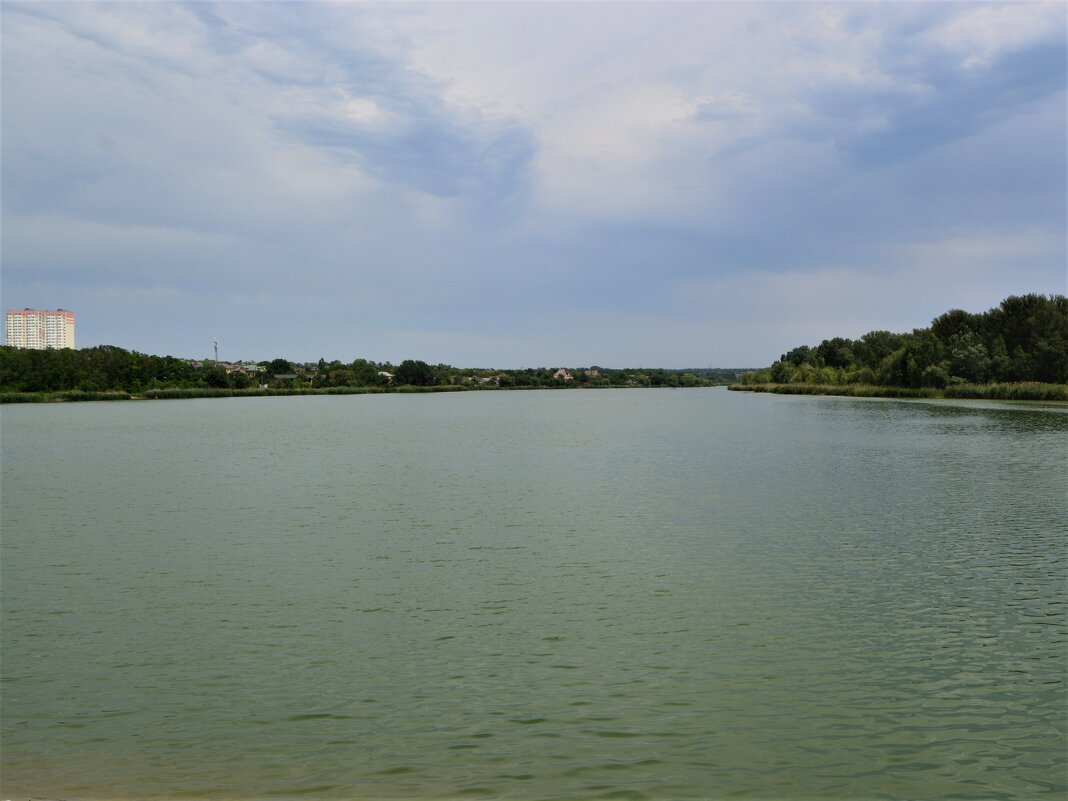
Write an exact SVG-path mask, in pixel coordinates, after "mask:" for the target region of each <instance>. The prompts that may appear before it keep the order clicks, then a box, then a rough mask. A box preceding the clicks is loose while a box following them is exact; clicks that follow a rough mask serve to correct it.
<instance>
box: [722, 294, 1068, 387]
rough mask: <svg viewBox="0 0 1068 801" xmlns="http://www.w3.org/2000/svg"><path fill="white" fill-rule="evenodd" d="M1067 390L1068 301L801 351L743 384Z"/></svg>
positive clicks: (1038, 301) (1021, 304)
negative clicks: (1019, 385)
mask: <svg viewBox="0 0 1068 801" xmlns="http://www.w3.org/2000/svg"><path fill="white" fill-rule="evenodd" d="M1025 381H1037V382H1044V383H1053V384H1065V383H1068V298H1065V296H1064V295H1049V296H1045V295H1037V294H1030V295H1014V296H1011V297H1008V298H1006V299H1005V300H1003V301H1002V302H1001V304H1000V305H999V306H997V307H996V308H993V309H990V310H989V311H986V312H982V313H979V314H973V313H970V312H966V311H962V310H960V309H953V310H951V311H948V312H946V313H945V314H942V315H940V316H939V317H936V318H935V319H934V320H933V321H932V323H931V325H930V327H929V328H917V329H914V330H913V331H912V332H911V333H907V334H894V333H891V332H889V331H871V332H869V333H867V334H865V335H864V336H862V337H861V338H860V339H855V340H854V339H845V338H842V337H835V338H833V339H825V340H823V341H822V342H821V343H820V344H819V345H816V346H808V345H801V346H798V347H796V348H794V349H793V350H791V351H789V352H788V353H784V354H783V355H782V356H780V357H779V359H778V360H777V361H776V362H775V363H774V364H772V365H771V366H770V367H768V368H766V369H763V370H756V371H754V372H751V373H748V374H746V375H745V376H744V377H743V379H742V383H743V384H768V383H777V384H789V383H798V384H832V385H842V384H871V385H875V386H894V387H931V388H938V389H941V388H946V387H952V386H954V385H960V384H989V383H995V382H1025Z"/></svg>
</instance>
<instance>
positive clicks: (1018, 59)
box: [0, 0, 1068, 368]
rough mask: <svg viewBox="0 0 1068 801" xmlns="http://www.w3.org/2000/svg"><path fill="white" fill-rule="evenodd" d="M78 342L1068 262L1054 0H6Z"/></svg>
mask: <svg viewBox="0 0 1068 801" xmlns="http://www.w3.org/2000/svg"><path fill="white" fill-rule="evenodd" d="M0 22H2V42H0V44H2V81H3V84H2V147H3V152H2V157H3V161H2V190H3V196H2V203H3V206H2V236H3V239H2V257H3V273H2V289H3V303H4V306H5V308H22V307H25V306H29V307H34V308H59V307H62V308H68V309H73V310H74V311H75V312H76V314H77V321H78V322H77V335H78V345H79V346H80V347H87V346H90V345H95V344H112V345H119V346H121V347H124V348H128V349H132V350H138V351H142V352H147V353H159V354H172V355H176V356H186V357H203V356H209V355H210V354H211V349H212V341H213V340H216V339H217V340H218V341H219V354H220V358H224V359H243V358H249V359H251V358H258V359H269V358H275V357H278V356H283V357H286V358H289V359H294V360H299V361H305V360H317V359H318V358H319V357H320V356H323V357H326V358H327V359H328V360H329V359H334V358H339V359H342V360H343V361H351V360H352V359H354V358H357V357H362V358H369V359H375V360H391V361H394V362H397V361H400V360H402V359H405V358H415V359H423V360H425V361H428V362H431V363H438V362H446V363H450V364H454V365H459V366H483V367H501V368H504V367H525V366H538V365H546V366H556V365H569V366H586V365H590V364H599V365H604V366H609V367H623V366H663V367H685V366H710V365H711V366H722V367H726V366H761V365H766V364H769V363H770V362H771V361H773V360H774V359H775V358H777V357H778V355H779V354H780V353H782V352H783V351H785V350H788V349H789V348H791V347H793V346H795V345H797V344H802V343H808V344H815V343H818V342H819V341H820V340H821V339H824V338H827V337H831V336H837V335H842V336H850V337H855V336H859V335H861V334H863V333H864V332H866V331H869V330H872V329H890V330H895V331H905V330H910V329H912V328H914V327H917V326H925V325H927V324H928V323H929V322H930V320H931V319H932V318H933V317H934V316H935V315H937V314H939V313H941V312H943V311H945V310H947V309H950V308H964V309H968V310H971V311H984V310H986V309H988V308H990V307H992V306H995V305H997V303H998V302H999V301H1000V300H1001V299H1002V298H1003V297H1005V296H1007V295H1010V294H1019V293H1025V292H1041V293H1063V292H1065V291H1066V267H1065V264H1066V259H1068V253H1066V238H1068V234H1066V216H1068V208H1066V145H1068V137H1066V117H1068V101H1066V92H1065V76H1066V38H1068V37H1066V25H1068V22H1066V6H1065V5H1064V4H1063V3H1060V2H1053V3H1008V4H979V3H969V2H957V3H947V4H941V3H889V4H874V3H866V2H853V3H844V4H829V5H824V4H815V3H798V2H794V3H785V4H767V3H744V2H734V3H714V2H704V3H658V4H656V5H653V4H644V3H603V2H573V3H551V4H550V3H534V2H532V3H499V4H494V3H471V4H452V3H430V4H423V3H389V4H370V3H355V2H350V3H330V4H316V3H281V2H271V3H247V2H246V3H236V2H232V3H219V4H212V3H202V2H194V3H118V4H108V3H85V2H79V3H71V4H65V3H44V2H27V3H20V2H10V1H8V0H5V2H4V3H3V5H2V11H0Z"/></svg>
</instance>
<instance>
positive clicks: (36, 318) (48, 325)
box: [4, 309, 74, 350]
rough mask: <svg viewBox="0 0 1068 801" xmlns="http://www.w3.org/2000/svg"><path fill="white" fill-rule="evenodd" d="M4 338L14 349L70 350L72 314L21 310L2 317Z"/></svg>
mask: <svg viewBox="0 0 1068 801" xmlns="http://www.w3.org/2000/svg"><path fill="white" fill-rule="evenodd" d="M4 337H5V341H6V342H7V344H8V345H14V346H15V347H16V348H35V349H37V350H44V349H46V348H73V347H74V312H72V311H66V310H64V309H56V310H55V311H46V310H44V309H23V310H22V311H9V312H7V313H6V314H5V315H4Z"/></svg>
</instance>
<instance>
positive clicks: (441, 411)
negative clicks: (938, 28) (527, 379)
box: [0, 389, 1068, 801]
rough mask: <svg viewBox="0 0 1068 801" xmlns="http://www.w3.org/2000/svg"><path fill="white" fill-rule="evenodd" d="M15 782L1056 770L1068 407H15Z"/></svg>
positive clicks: (603, 794)
mask: <svg viewBox="0 0 1068 801" xmlns="http://www.w3.org/2000/svg"><path fill="white" fill-rule="evenodd" d="M0 433H2V448H3V451H2V463H0V466H2V485H0V489H2V524H3V550H2V557H3V559H2V585H0V589H2V629H0V632H2V651H0V659H2V663H0V664H2V679H3V695H2V709H0V711H2V730H3V740H2V745H3V749H2V752H0V754H2V757H0V758H2V766H0V767H2V779H0V791H2V793H3V798H4V799H8V798H10V799H15V798H25V797H28V796H34V797H38V796H42V797H48V798H52V799H55V798H61V799H67V800H68V801H76V799H145V801H154V800H155V799H268V798H292V799H314V798H322V799H454V798H466V799H483V798H486V799H488V798H507V799H593V798H618V799H727V798H745V799H817V798H819V799H824V798H827V799H831V798H833V799H877V798H879V799H1030V798H1063V797H1064V796H1065V793H1066V792H1068V782H1066V770H1068V768H1066V763H1065V752H1066V745H1068V739H1066V733H1065V729H1066V725H1065V724H1066V709H1068V707H1066V701H1068V695H1066V692H1065V685H1066V671H1068V633H1066V609H1068V606H1066V582H1065V579H1066V576H1068V571H1066V562H1065V557H1066V545H1068V498H1066V492H1068V461H1066V457H1068V450H1066V447H1068V408H1066V407H1063V406H1062V407H1056V406H1044V407H1043V406H1022V405H1011V404H995V403H968V402H957V403H952V402H903V401H882V400H867V399H848V398H812V397H785V396H754V395H750V394H742V393H728V392H726V391H725V390H721V389H715V390H707V389H706V390H677V391H669V390H604V391H567V392H493V393H489V392H487V393H464V394H456V395H433V396H424V395H417V396H401V395H390V396H373V395H370V396H351V397H307V398H262V399H260V398H256V399H242V400H203V401H173V402H172V401H154V402H138V403H122V404H90V403H87V404H69V405H49V406H34V405H27V406H9V407H5V408H4V409H3V411H2V430H0Z"/></svg>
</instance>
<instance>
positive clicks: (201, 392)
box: [0, 386, 464, 403]
mask: <svg viewBox="0 0 1068 801" xmlns="http://www.w3.org/2000/svg"><path fill="white" fill-rule="evenodd" d="M463 390H464V387H458V386H432V387H412V386H401V387H319V388H300V389H259V388H253V389H214V388H208V387H198V388H192V389H178V388H171V389H148V390H145V391H144V392H138V393H130V392H81V391H79V390H72V391H69V392H3V393H0V403H71V402H77V401H107V400H179V399H186V398H265V397H275V396H288V395H380V394H384V393H390V392H391V393H412V392H417V393H418V392H458V391H460V392H462V391H463Z"/></svg>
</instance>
